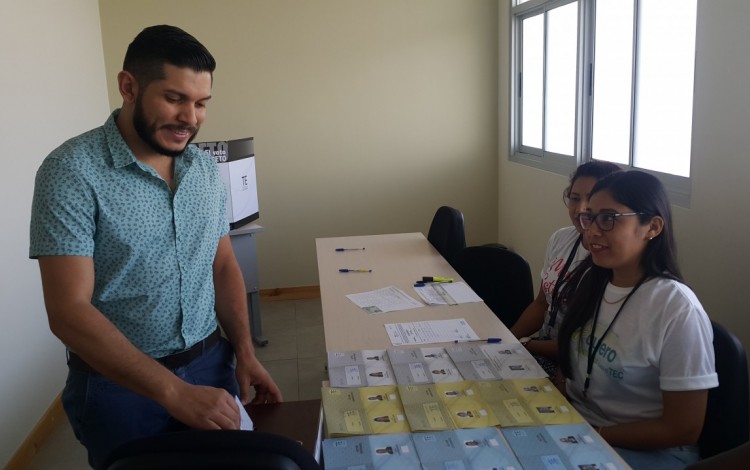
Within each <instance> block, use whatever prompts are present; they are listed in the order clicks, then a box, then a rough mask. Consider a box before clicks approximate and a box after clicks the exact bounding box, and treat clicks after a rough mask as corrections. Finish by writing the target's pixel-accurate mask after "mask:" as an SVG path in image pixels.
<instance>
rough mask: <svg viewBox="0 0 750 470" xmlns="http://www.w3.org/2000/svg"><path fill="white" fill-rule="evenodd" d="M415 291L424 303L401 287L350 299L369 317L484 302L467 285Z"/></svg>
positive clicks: (448, 284) (431, 286)
mask: <svg viewBox="0 0 750 470" xmlns="http://www.w3.org/2000/svg"><path fill="white" fill-rule="evenodd" d="M414 290H415V291H416V293H417V294H418V295H419V297H420V298H421V299H422V300H423V301H424V303H422V302H419V301H418V300H416V299H414V298H413V297H411V296H410V295H409V294H407V293H406V292H404V291H402V290H401V289H399V288H398V287H394V286H388V287H384V288H382V289H377V290H373V291H369V292H361V293H357V294H349V295H347V296H346V298H347V299H349V300H351V301H352V302H354V303H355V304H356V305H357V306H358V307H359V308H361V309H363V310H364V311H366V312H367V313H386V312H396V311H399V310H408V309H411V308H418V307H424V306H425V304H426V305H458V304H463V303H469V302H482V299H481V297H479V296H478V295H477V294H476V293H474V291H473V290H471V287H469V286H468V285H467V284H466V283H465V282H441V283H425V284H421V283H420V284H419V287H417V286H415V287H414Z"/></svg>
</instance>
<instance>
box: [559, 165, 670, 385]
mask: <svg viewBox="0 0 750 470" xmlns="http://www.w3.org/2000/svg"><path fill="white" fill-rule="evenodd" d="M600 191H607V192H608V193H609V194H610V195H611V196H612V199H614V200H615V201H617V202H618V203H620V204H623V205H625V206H627V207H629V208H630V209H631V210H632V211H633V212H642V213H643V215H639V216H638V219H639V221H640V223H641V224H647V223H648V222H649V221H650V220H651V219H652V218H653V217H654V216H660V217H661V218H662V219H663V220H664V227H663V228H662V231H661V233H660V234H659V235H658V236H656V237H654V239H653V240H650V241H649V242H648V244H647V245H646V248H645V250H644V251H643V254H642V255H641V270H642V272H643V275H644V276H645V277H666V278H670V279H674V280H677V281H680V282H682V275H681V274H680V270H679V268H678V266H677V252H676V246H675V242H674V232H673V229H672V209H671V207H670V205H669V198H667V193H666V191H665V190H664V186H663V185H662V184H661V182H660V181H659V180H658V179H657V178H656V177H654V176H652V175H650V174H648V173H644V172H642V171H637V170H632V171H621V172H616V173H612V174H610V175H608V176H605V177H604V178H602V179H600V180H599V181H597V183H596V184H595V185H594V188H593V189H592V190H591V195H592V196H593V195H594V194H596V193H598V192H600ZM611 278H612V270H611V269H608V268H603V267H601V266H597V265H595V264H594V263H593V262H592V260H591V256H588V257H587V258H586V259H585V260H584V261H583V262H581V263H580V264H579V265H578V267H576V269H575V271H573V274H572V275H571V277H570V280H569V281H568V282H567V283H566V284H565V286H564V287H563V291H562V292H561V298H562V299H563V301H564V302H565V303H566V305H567V307H566V313H565V318H564V319H563V322H562V324H561V325H560V332H559V334H558V349H559V354H558V358H559V362H560V369H561V371H562V373H563V374H564V375H565V376H566V377H572V364H571V358H570V352H571V344H570V342H571V338H572V336H573V333H574V332H575V331H576V330H578V329H580V328H582V327H583V326H584V325H585V324H586V323H587V322H588V321H590V320H591V319H592V318H593V316H594V312H595V311H596V308H597V307H598V304H599V303H600V302H601V298H602V295H603V293H604V289H605V288H606V287H607V283H608V282H609V280H610V279H611ZM580 340H581V341H582V340H583V338H580Z"/></svg>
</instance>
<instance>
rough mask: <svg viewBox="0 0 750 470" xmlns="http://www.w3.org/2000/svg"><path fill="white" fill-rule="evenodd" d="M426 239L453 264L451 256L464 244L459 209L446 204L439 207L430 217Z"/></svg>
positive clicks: (462, 222) (461, 217)
mask: <svg viewBox="0 0 750 470" xmlns="http://www.w3.org/2000/svg"><path fill="white" fill-rule="evenodd" d="M427 240H428V241H429V242H430V243H432V246H434V247H435V248H436V249H437V251H438V252H439V253H440V254H441V255H442V256H443V258H445V259H446V260H447V261H448V262H449V263H451V264H453V257H454V256H455V255H456V253H458V251H459V250H461V249H462V248H464V247H465V246H466V235H465V233H464V215H463V214H462V213H461V211H459V210H458V209H454V208H452V207H448V206H442V207H440V208H439V209H438V210H437V211H436V212H435V215H434V216H433V218H432V223H431V224H430V231H429V232H428V233H427Z"/></svg>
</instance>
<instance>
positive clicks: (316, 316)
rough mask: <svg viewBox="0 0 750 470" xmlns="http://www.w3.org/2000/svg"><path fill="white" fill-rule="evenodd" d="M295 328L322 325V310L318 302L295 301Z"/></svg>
mask: <svg viewBox="0 0 750 470" xmlns="http://www.w3.org/2000/svg"><path fill="white" fill-rule="evenodd" d="M294 306H295V310H296V314H297V315H296V320H297V326H313V325H322V324H323V309H322V308H321V306H320V300H318V299H316V300H297V301H295V302H294Z"/></svg>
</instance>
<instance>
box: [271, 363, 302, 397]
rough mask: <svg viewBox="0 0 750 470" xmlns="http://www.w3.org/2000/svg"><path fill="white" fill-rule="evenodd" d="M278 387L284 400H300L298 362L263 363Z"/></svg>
mask: <svg viewBox="0 0 750 470" xmlns="http://www.w3.org/2000/svg"><path fill="white" fill-rule="evenodd" d="M263 366H264V367H265V368H266V370H267V371H268V373H269V374H271V377H273V380H274V382H276V385H278V386H279V389H281V394H282V395H283V396H284V400H286V401H293V400H299V378H298V376H297V360H296V359H289V360H285V361H270V362H265V363H263Z"/></svg>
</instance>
